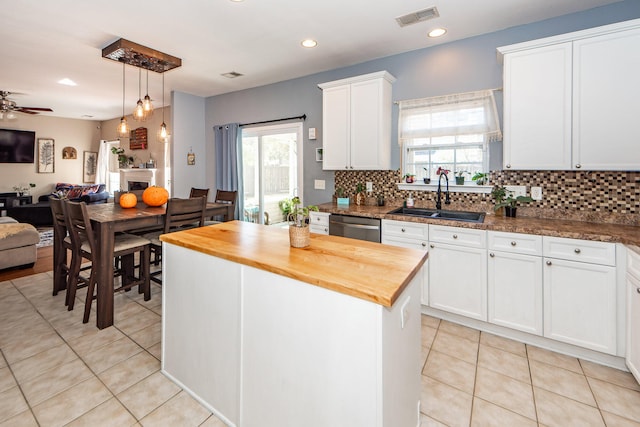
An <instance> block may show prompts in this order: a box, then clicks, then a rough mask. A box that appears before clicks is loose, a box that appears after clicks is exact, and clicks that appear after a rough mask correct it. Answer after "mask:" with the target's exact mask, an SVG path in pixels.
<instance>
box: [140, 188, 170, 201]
mask: <svg viewBox="0 0 640 427" xmlns="http://www.w3.org/2000/svg"><path fill="white" fill-rule="evenodd" d="M167 200H169V192H168V191H167V190H165V189H164V188H162V187H156V186H155V185H153V186H151V187H147V188H146V189H145V190H144V191H143V193H142V201H143V202H144V203H145V204H146V205H147V206H161V205H164V204H165V203H167Z"/></svg>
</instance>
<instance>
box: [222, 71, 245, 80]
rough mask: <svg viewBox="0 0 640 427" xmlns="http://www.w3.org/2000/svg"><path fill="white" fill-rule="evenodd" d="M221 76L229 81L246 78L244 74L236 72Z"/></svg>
mask: <svg viewBox="0 0 640 427" xmlns="http://www.w3.org/2000/svg"><path fill="white" fill-rule="evenodd" d="M220 75H221V76H224V77H226V78H228V79H235V78H236V77H241V76H244V74H240V73H238V72H236V71H229V72H228V73H224V74H220Z"/></svg>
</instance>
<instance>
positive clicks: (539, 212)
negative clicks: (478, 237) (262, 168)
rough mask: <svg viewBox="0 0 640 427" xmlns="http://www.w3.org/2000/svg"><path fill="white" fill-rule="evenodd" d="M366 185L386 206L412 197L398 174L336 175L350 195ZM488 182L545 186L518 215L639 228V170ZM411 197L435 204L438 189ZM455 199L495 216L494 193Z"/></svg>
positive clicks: (519, 174)
mask: <svg viewBox="0 0 640 427" xmlns="http://www.w3.org/2000/svg"><path fill="white" fill-rule="evenodd" d="M367 181H370V182H372V183H373V190H374V191H373V195H374V196H377V195H379V194H383V195H384V197H385V201H386V204H387V205H390V206H398V205H401V204H402V202H403V201H404V200H405V199H406V198H407V197H408V196H409V191H406V190H398V188H397V183H398V182H401V178H400V171H399V170H390V171H336V172H335V186H336V188H339V187H342V188H343V189H344V191H345V194H346V195H353V194H354V193H355V188H356V185H357V184H358V183H365V182H367ZM451 181H453V178H451ZM450 184H451V182H450ZM489 184H490V185H496V184H498V185H525V186H527V193H529V192H530V191H531V187H532V186H533V187H542V200H540V201H534V202H532V203H527V204H524V205H519V207H518V215H519V216H535V217H543V218H563V219H578V220H585V221H591V222H600V223H618V224H633V225H640V172H620V171H593V172H591V171H504V170H500V171H493V172H491V173H490V179H489ZM467 185H475V184H467ZM411 194H412V197H413V199H414V200H415V203H416V205H417V206H423V207H433V206H435V199H436V193H435V191H421V190H416V191H412V192H411ZM373 200H375V199H373ZM451 201H452V204H451V205H450V206H449V208H451V209H462V210H474V211H484V212H488V213H491V212H493V204H494V203H493V200H492V198H491V196H490V195H489V194H478V193H462V192H461V193H457V192H454V191H451Z"/></svg>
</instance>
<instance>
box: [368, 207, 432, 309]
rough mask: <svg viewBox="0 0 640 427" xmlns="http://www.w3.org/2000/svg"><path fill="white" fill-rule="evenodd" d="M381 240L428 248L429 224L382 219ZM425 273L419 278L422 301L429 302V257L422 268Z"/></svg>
mask: <svg viewBox="0 0 640 427" xmlns="http://www.w3.org/2000/svg"><path fill="white" fill-rule="evenodd" d="M380 242H381V243H382V244H384V245H391V246H400V247H402V248H411V249H418V250H421V251H426V250H428V245H429V225H428V224H420V223H416V222H404V221H394V220H389V219H383V220H382V232H381V236H380ZM422 271H423V274H422V276H421V277H420V278H419V280H420V281H421V290H422V296H421V301H420V302H421V303H422V304H423V305H428V304H429V258H427V262H425V264H424V267H423V269H422Z"/></svg>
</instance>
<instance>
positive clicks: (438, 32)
mask: <svg viewBox="0 0 640 427" xmlns="http://www.w3.org/2000/svg"><path fill="white" fill-rule="evenodd" d="M446 32H447V30H445V29H444V28H436V29H435V30H431V31H429V37H440V36H443V35H444V34H445V33H446Z"/></svg>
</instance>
